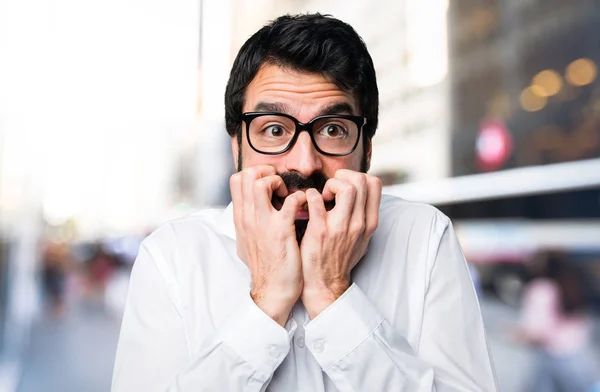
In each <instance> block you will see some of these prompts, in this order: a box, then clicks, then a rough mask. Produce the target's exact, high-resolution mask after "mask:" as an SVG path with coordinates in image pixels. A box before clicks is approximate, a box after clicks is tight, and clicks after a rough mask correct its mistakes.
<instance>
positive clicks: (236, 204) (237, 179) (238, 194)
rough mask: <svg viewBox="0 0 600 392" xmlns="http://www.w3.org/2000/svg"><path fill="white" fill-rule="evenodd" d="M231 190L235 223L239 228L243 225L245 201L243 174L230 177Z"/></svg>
mask: <svg viewBox="0 0 600 392" xmlns="http://www.w3.org/2000/svg"><path fill="white" fill-rule="evenodd" d="M229 189H230V191H231V201H232V203H233V222H234V224H235V225H236V226H237V225H239V224H241V223H242V219H241V218H242V215H243V211H244V210H243V199H242V174H241V173H236V174H234V175H232V176H231V177H229Z"/></svg>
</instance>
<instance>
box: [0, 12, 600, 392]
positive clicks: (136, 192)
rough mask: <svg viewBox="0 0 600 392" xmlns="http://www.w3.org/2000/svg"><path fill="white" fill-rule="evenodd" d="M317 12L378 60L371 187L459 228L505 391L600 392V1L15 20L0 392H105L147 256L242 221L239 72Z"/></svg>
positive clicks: (4, 185) (55, 15) (6, 43)
mask: <svg viewBox="0 0 600 392" xmlns="http://www.w3.org/2000/svg"><path fill="white" fill-rule="evenodd" d="M301 12H321V13H326V14H331V15H333V16H335V17H337V18H339V19H342V20H344V21H345V22H348V23H349V24H351V25H352V26H353V27H354V28H355V29H356V31H357V32H358V34H359V35H361V37H362V38H363V39H364V41H365V43H366V44H367V47H368V49H369V51H370V53H371V55H372V57H373V60H374V63H375V68H376V72H377V78H378V85H379V91H380V120H379V128H378V130H377V132H376V134H375V137H374V139H373V160H372V164H371V170H370V174H373V175H376V176H379V177H380V178H381V179H382V180H383V183H384V193H388V194H392V195H396V196H399V197H402V198H405V199H407V200H413V201H417V202H424V203H429V204H433V205H435V206H436V207H438V208H439V209H440V210H441V211H442V212H444V213H445V214H447V215H448V216H449V217H450V218H451V219H452V220H453V223H454V228H455V229H456V232H457V235H458V237H459V240H460V242H461V245H462V247H463V251H464V253H465V256H466V258H467V261H468V263H469V267H470V269H471V273H472V278H473V281H474V285H475V288H476V290H477V294H478V296H479V299H480V303H481V308H482V313H483V316H484V321H485V325H486V330H487V334H488V338H489V345H490V351H491V354H492V357H493V361H494V364H495V367H496V372H497V377H498V384H499V387H500V391H502V392H520V391H523V392H526V391H536V392H546V391H555V390H556V391H565V392H571V391H573V392H577V391H575V390H573V389H570V388H572V387H569V386H568V385H574V384H569V383H566V381H565V380H570V381H569V382H574V381H573V380H579V381H580V382H581V383H582V384H583V383H585V391H586V392H592V391H599V390H600V372H599V370H600V368H599V367H598V365H599V362H600V80H599V78H598V64H600V5H599V4H598V2H597V1H596V0H526V1H525V0H397V1H392V0H389V1H388V0H378V1H368V0H357V1H352V2H348V1H342V0H279V1H275V0H254V1H250V0H223V1H209V0H203V1H202V0H182V1H177V2H169V1H166V0H156V1H152V2H148V1H141V0H129V1H126V2H125V1H118V0H107V1H103V2H78V1H75V0H0V86H1V87H0V392H4V391H6V392H14V391H19V392H34V391H35V392H37V391H48V392H55V391H56V392H59V391H60V392H65V391H67V392H70V391H74V392H78V391H85V392H94V391H108V390H110V382H111V376H112V366H113V362H114V355H115V350H116V343H117V339H118V333H119V328H120V323H121V317H122V312H123V305H124V301H125V297H126V295H127V287H128V278H129V273H130V271H131V267H132V265H133V263H134V262H135V258H136V255H137V251H138V248H139V245H140V242H141V241H142V240H143V239H144V238H145V237H146V236H147V235H148V234H149V233H151V232H152V231H153V230H154V229H155V228H157V227H158V226H159V225H160V224H162V223H163V222H166V221H168V220H170V219H175V218H178V217H181V216H184V215H186V214H189V213H192V212H194V211H196V210H198V209H200V208H204V207H215V206H226V205H227V204H228V203H229V202H230V196H229V189H228V178H229V176H230V175H231V174H232V173H234V170H235V168H234V167H233V158H232V156H231V150H230V141H229V138H228V136H227V133H226V131H225V125H224V107H223V94H224V87H225V83H226V81H227V78H228V76H229V70H230V68H231V64H232V62H233V59H234V57H235V54H236V53H237V51H238V50H239V48H240V46H241V45H242V44H243V43H244V42H245V40H246V39H247V38H248V37H249V36H250V35H251V34H252V33H253V32H255V31H256V30H257V29H259V28H260V27H261V26H262V25H264V24H265V23H267V22H268V21H270V20H272V19H274V18H276V17H277V16H279V15H282V14H286V13H301ZM440 328H443V326H440ZM554 387H556V388H559V389H552V388H554ZM560 388H562V389H560ZM581 390H583V389H581ZM578 391H579V389H578Z"/></svg>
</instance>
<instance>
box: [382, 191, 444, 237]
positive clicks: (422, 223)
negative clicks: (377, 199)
mask: <svg viewBox="0 0 600 392" xmlns="http://www.w3.org/2000/svg"><path fill="white" fill-rule="evenodd" d="M450 224H451V223H450V219H449V218H448V217H447V216H446V215H445V214H443V213H442V212H441V211H440V210H438V209H437V208H436V207H434V206H431V205H429V204H424V203H416V202H412V201H407V200H404V199H401V198H399V197H396V196H391V195H385V194H384V195H382V198H381V205H380V207H379V228H378V230H380V229H381V231H383V232H387V233H398V232H400V233H402V232H404V233H407V232H410V233H412V234H415V232H417V233H419V234H420V233H422V234H429V235H434V236H440V237H441V235H442V233H443V232H444V231H445V230H446V229H447V228H448V226H450Z"/></svg>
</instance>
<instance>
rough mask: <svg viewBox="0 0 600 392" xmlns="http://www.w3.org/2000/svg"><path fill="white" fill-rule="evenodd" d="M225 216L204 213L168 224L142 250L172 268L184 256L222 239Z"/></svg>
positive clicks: (187, 216)
mask: <svg viewBox="0 0 600 392" xmlns="http://www.w3.org/2000/svg"><path fill="white" fill-rule="evenodd" d="M222 212H223V209H213V208H211V209H203V210H199V211H196V212H193V213H191V214H188V215H186V216H183V217H181V218H177V219H173V220H170V221H168V222H165V223H164V224H162V225H160V226H159V227H158V228H156V229H155V230H154V231H153V232H152V233H151V234H150V235H148V236H147V237H146V238H145V239H144V240H143V241H142V244H141V247H142V248H144V249H145V250H146V251H147V252H148V253H149V254H150V255H151V256H152V258H153V259H154V260H155V262H156V263H159V264H160V263H165V264H171V263H172V262H173V261H174V260H177V259H179V257H178V256H179V255H180V254H186V255H193V254H194V253H197V252H198V250H199V249H201V248H204V247H206V246H205V245H206V244H208V243H209V242H211V241H213V240H218V239H219V238H220V237H221V236H222V233H221V225H220V217H221V215H222ZM171 267H173V266H171Z"/></svg>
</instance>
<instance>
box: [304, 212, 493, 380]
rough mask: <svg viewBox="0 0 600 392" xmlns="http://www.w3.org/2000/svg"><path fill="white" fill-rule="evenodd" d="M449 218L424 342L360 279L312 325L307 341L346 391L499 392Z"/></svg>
mask: <svg viewBox="0 0 600 392" xmlns="http://www.w3.org/2000/svg"><path fill="white" fill-rule="evenodd" d="M444 218H445V217H444ZM445 220H446V223H447V224H446V226H445V229H444V231H443V234H442V235H441V240H439V245H438V247H437V251H436V252H435V254H434V257H433V263H432V267H431V276H430V280H429V286H428V290H427V292H426V296H425V299H424V311H423V315H422V317H423V321H422V330H421V338H420V342H419V345H418V347H416V348H413V347H411V345H410V344H409V342H408V341H407V339H406V338H405V337H403V336H402V335H401V334H399V333H398V332H397V331H396V330H394V328H393V326H392V325H390V323H388V321H386V320H385V319H384V318H383V317H382V316H381V315H380V314H379V313H378V311H377V309H376V308H375V306H374V305H373V304H372V302H371V301H370V300H369V298H368V297H367V296H366V295H365V294H364V293H363V292H362V291H361V290H360V288H359V287H358V286H357V285H356V284H353V285H352V286H351V287H350V288H349V289H348V290H347V291H346V292H345V293H344V294H343V295H342V296H341V297H340V298H338V300H337V301H336V302H334V303H333V304H332V305H331V306H330V307H329V308H327V309H326V310H325V311H324V312H322V313H321V314H320V315H319V316H317V317H316V318H315V319H313V320H312V321H310V322H309V323H308V324H307V325H306V342H307V347H308V348H309V350H310V351H311V352H312V354H313V356H314V357H315V358H316V360H317V361H318V362H319V364H320V365H321V367H322V369H323V371H324V372H326V373H327V375H328V376H329V377H330V378H331V380H332V381H333V382H334V384H335V385H336V387H337V388H338V390H339V391H340V392H351V391H396V392H400V391H401V392H409V391H410V392H425V391H428V392H430V391H437V392H459V391H460V392H466V391H470V392H494V391H497V385H496V380H495V375H494V371H493V367H492V363H491V358H490V356H489V352H488V347H487V341H486V336H485V332H484V327H483V320H482V317H481V312H480V308H479V304H478V301H477V297H476V295H475V291H474V288H473V284H472V282H471V279H470V276H469V272H468V267H467V265H466V262H465V259H464V256H463V254H462V251H461V249H460V246H459V244H458V241H457V239H456V236H455V234H454V230H453V229H452V226H451V224H450V223H449V220H448V219H447V218H445ZM438 238H439V237H438ZM434 246H435V245H434ZM415 317H421V315H415Z"/></svg>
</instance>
